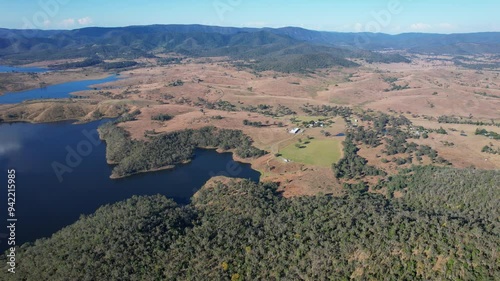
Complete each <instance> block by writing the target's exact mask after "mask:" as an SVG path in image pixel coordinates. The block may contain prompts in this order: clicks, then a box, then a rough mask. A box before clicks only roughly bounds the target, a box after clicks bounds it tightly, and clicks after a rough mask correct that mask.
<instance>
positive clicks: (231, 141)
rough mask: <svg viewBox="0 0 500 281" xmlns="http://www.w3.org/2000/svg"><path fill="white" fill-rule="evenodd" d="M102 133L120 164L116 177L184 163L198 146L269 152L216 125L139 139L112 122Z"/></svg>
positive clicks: (256, 153)
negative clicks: (146, 139) (133, 138)
mask: <svg viewBox="0 0 500 281" xmlns="http://www.w3.org/2000/svg"><path fill="white" fill-rule="evenodd" d="M99 134H100V137H101V138H102V139H103V140H104V141H105V142H106V143H107V149H106V158H107V160H108V162H110V163H114V164H117V165H116V166H115V167H114V168H113V176H115V177H125V176H129V175H132V174H135V173H139V172H145V171H150V170H154V169H159V168H164V167H168V166H175V165H178V164H182V163H184V162H186V161H189V160H191V158H193V156H194V151H195V149H196V148H221V149H223V150H232V149H234V152H235V153H236V154H237V155H238V156H240V157H242V158H250V157H259V156H262V155H265V154H266V152H265V151H262V150H260V149H257V148H255V147H254V146H252V140H251V139H250V138H249V137H248V136H246V135H244V134H243V133H242V132H241V131H238V130H227V129H218V128H215V127H205V128H201V129H199V130H191V129H189V130H184V131H179V132H173V133H169V134H165V135H160V136H153V137H150V139H149V140H148V141H138V140H132V139H131V138H130V137H129V135H128V133H127V131H125V130H124V129H122V128H120V127H118V126H116V124H115V123H111V122H110V123H106V124H104V125H102V126H101V127H99Z"/></svg>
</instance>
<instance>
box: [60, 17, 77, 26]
mask: <svg viewBox="0 0 500 281" xmlns="http://www.w3.org/2000/svg"><path fill="white" fill-rule="evenodd" d="M74 24H75V19H72V18H69V19H65V20H63V21H62V22H61V25H62V26H64V27H70V26H72V25H74Z"/></svg>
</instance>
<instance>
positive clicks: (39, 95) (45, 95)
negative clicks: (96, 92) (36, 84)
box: [0, 75, 118, 104]
mask: <svg viewBox="0 0 500 281" xmlns="http://www.w3.org/2000/svg"><path fill="white" fill-rule="evenodd" d="M116 80H118V77H117V76H116V75H112V76H109V77H106V78H104V79H96V80H82V81H72V82H67V83H62V84H57V85H51V86H47V87H43V88H37V89H33V90H26V91H21V92H15V93H5V94H4V95H2V96H0V104H13V103H21V102H23V101H26V100H33V99H61V98H69V97H71V95H70V93H73V92H78V91H85V90H89V87H90V86H92V85H97V84H101V83H107V82H113V81H116Z"/></svg>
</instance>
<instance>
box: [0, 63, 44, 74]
mask: <svg viewBox="0 0 500 281" xmlns="http://www.w3.org/2000/svg"><path fill="white" fill-rule="evenodd" d="M47 71H49V70H48V69H47V68H41V67H15V66H6V65H0V73H5V72H23V73H42V72H47Z"/></svg>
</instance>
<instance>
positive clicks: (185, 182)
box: [0, 121, 260, 251]
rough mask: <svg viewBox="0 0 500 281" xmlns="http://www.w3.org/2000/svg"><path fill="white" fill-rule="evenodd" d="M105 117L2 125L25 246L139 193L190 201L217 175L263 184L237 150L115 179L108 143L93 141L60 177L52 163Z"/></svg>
mask: <svg viewBox="0 0 500 281" xmlns="http://www.w3.org/2000/svg"><path fill="white" fill-rule="evenodd" d="M103 122H104V121H97V122H92V123H88V124H81V125H73V124H72V123H71V122H59V123H51V124H28V123H14V124H5V123H4V124H0V171H1V172H0V181H4V182H5V183H6V182H7V170H8V169H15V170H16V217H17V219H18V222H17V225H16V242H17V245H18V246H20V245H21V244H23V243H25V242H33V241H35V240H36V239H39V238H42V237H49V236H50V235H52V234H53V233H55V232H57V231H58V230H60V229H61V228H63V227H65V226H67V225H69V224H71V223H73V222H75V221H76V220H78V218H79V216H80V215H81V214H92V213H93V212H95V210H97V209H98V208H99V207H101V206H103V205H106V204H112V203H116V202H119V201H123V200H126V199H127V198H130V197H132V196H134V195H156V194H161V195H164V196H166V197H168V198H171V199H173V200H174V201H176V202H178V203H181V204H185V203H188V202H189V200H190V198H191V196H192V195H193V194H194V193H195V192H196V191H197V190H199V189H200V187H201V186H203V184H204V183H205V182H206V181H207V180H209V179H210V178H211V177H213V176H215V175H226V176H230V177H238V178H246V179H250V180H252V181H255V182H258V181H259V178H260V173H259V172H257V171H255V170H252V169H251V167H250V165H248V164H243V163H238V162H234V161H233V160H232V155H231V153H217V152H216V151H213V150H202V149H198V150H196V152H195V157H194V159H193V161H191V162H190V163H188V164H186V165H181V166H178V167H176V168H175V169H172V170H165V171H158V172H152V173H145V174H139V175H135V176H132V177H128V178H124V179H119V180H111V179H110V178H109V176H110V175H111V170H112V168H113V167H112V166H110V165H108V164H107V163H106V157H105V153H106V145H105V143H103V142H99V143H97V144H96V145H92V149H91V151H90V153H88V155H86V156H84V157H82V159H81V163H79V165H77V166H76V167H74V168H72V172H71V173H65V174H64V175H63V177H62V181H59V179H58V177H57V175H56V173H55V171H54V170H53V167H52V164H53V163H54V162H59V163H66V157H67V155H68V149H69V150H71V149H74V150H76V149H77V148H78V147H79V144H81V143H82V142H85V141H87V140H88V138H87V136H86V135H87V133H89V132H90V133H92V134H94V135H95V134H96V133H97V130H96V129H97V127H98V126H99V125H100V124H102V123H103ZM0 192H1V194H0V198H2V201H1V203H0V208H1V211H0V214H1V216H0V220H1V222H2V223H1V225H3V226H2V227H1V228H0V240H1V242H0V250H2V251H4V250H5V249H7V247H8V245H7V241H6V239H5V234H6V232H7V231H6V228H5V225H4V224H5V222H6V220H7V212H6V211H7V200H6V197H7V189H6V188H5V189H3V190H0ZM1 234H4V235H1Z"/></svg>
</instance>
